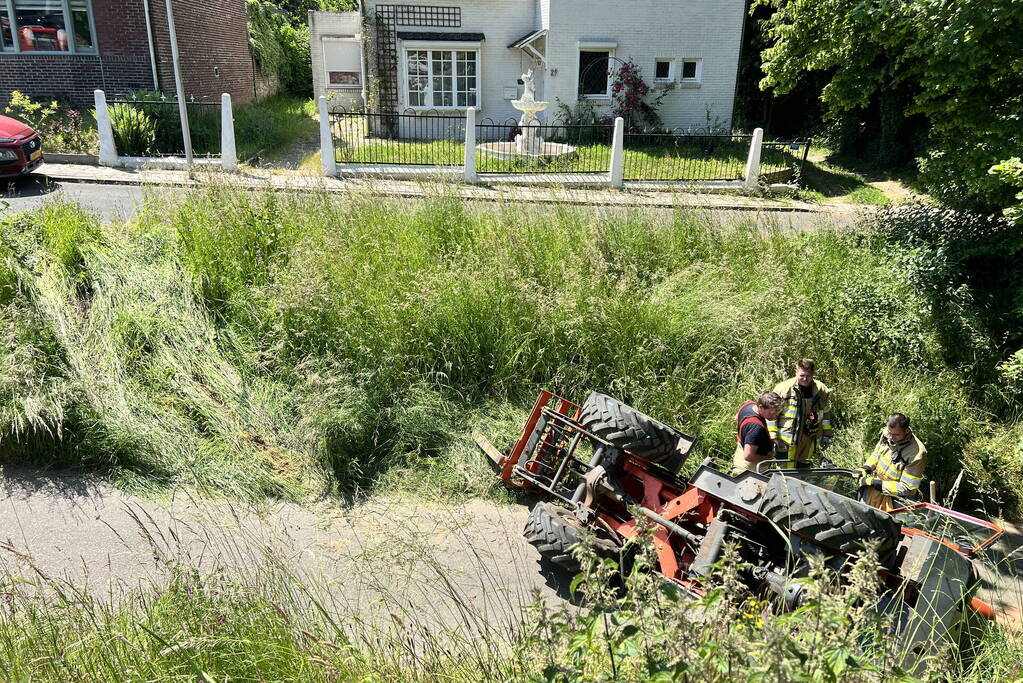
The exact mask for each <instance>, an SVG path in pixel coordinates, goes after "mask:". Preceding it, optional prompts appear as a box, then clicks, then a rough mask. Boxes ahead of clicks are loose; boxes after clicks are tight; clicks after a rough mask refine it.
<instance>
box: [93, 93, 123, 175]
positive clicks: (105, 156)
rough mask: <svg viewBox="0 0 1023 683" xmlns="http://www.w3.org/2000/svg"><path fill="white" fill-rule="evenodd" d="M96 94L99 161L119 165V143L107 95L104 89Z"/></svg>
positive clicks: (104, 163)
mask: <svg viewBox="0 0 1023 683" xmlns="http://www.w3.org/2000/svg"><path fill="white" fill-rule="evenodd" d="M93 94H94V95H95V96H96V128H97V130H98V131H99V163H100V165H101V166H117V165H118V164H119V163H120V161H119V160H118V158H117V145H116V144H115V143H114V128H113V126H111V125H110V111H109V110H108V109H107V96H106V93H104V92H103V91H102V90H97V91H95V92H94V93H93Z"/></svg>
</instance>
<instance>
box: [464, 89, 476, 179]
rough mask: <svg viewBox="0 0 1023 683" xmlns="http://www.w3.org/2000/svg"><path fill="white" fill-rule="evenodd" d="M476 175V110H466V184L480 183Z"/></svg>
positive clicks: (471, 108) (467, 108) (469, 108)
mask: <svg viewBox="0 0 1023 683" xmlns="http://www.w3.org/2000/svg"><path fill="white" fill-rule="evenodd" d="M479 180H480V178H479V176H478V175H476V109H475V108H473V107H466V109H465V182H467V183H478V182H479Z"/></svg>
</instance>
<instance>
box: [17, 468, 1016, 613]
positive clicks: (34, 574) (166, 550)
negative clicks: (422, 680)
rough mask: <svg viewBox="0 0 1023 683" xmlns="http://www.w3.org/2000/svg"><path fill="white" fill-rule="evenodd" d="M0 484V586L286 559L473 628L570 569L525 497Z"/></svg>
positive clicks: (360, 605)
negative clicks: (457, 499)
mask: <svg viewBox="0 0 1023 683" xmlns="http://www.w3.org/2000/svg"><path fill="white" fill-rule="evenodd" d="M2 488H3V494H4V499H3V500H2V501H0V583H8V582H17V581H18V579H17V577H23V578H27V579H29V580H36V579H38V577H39V576H43V577H46V578H52V579H58V578H62V579H66V580H68V581H70V582H72V583H74V584H76V585H84V586H87V587H88V588H89V590H90V591H91V592H92V593H93V594H95V595H99V596H102V597H109V598H110V599H114V600H116V599H117V598H118V596H119V595H123V594H124V592H125V591H129V590H131V589H132V588H133V587H138V586H139V584H140V583H142V584H145V583H146V582H149V581H160V580H161V579H164V578H166V576H167V575H168V574H169V573H170V572H172V571H173V570H174V567H181V566H183V567H198V568H201V569H203V570H206V571H211V572H213V571H216V570H218V569H225V570H228V571H229V572H232V573H237V574H240V575H241V576H244V577H247V578H248V579H250V580H252V581H263V580H265V579H266V577H268V576H270V573H265V574H261V572H265V571H266V570H267V568H269V569H271V570H272V571H273V572H274V573H276V574H277V575H280V570H281V569H284V570H285V571H286V572H288V573H291V574H293V575H294V576H295V577H297V578H298V580H299V582H300V583H301V584H302V585H306V586H313V587H316V590H317V591H318V595H320V596H321V597H322V598H326V599H329V601H330V603H331V604H332V606H333V610H334V611H335V612H337V613H339V614H344V615H347V616H348V617H351V618H359V619H364V620H367V622H373V623H377V624H379V623H390V622H394V623H398V624H403V625H406V626H407V625H408V624H410V623H414V624H416V625H417V628H422V629H433V628H436V627H438V626H445V627H448V628H452V627H454V628H456V629H469V630H472V631H474V632H476V633H482V632H490V631H491V630H492V629H495V628H496V629H513V628H514V627H515V626H516V625H517V624H518V623H519V620H520V618H521V615H522V608H523V606H525V605H528V604H531V603H533V602H535V601H536V600H543V601H545V602H548V603H549V604H550V603H557V602H559V601H560V600H561V599H563V598H564V597H565V594H566V592H565V586H564V581H565V578H564V577H562V576H560V575H558V574H552V573H550V572H546V571H544V569H543V568H542V567H541V566H540V565H539V563H538V555H537V553H536V551H535V550H534V549H533V548H532V547H531V546H529V545H528V544H527V543H526V542H525V540H524V539H523V538H522V535H521V530H522V526H523V524H524V523H525V519H526V515H527V509H526V507H525V506H522V505H510V506H506V505H494V504H492V503H488V502H485V501H471V502H469V503H466V504H461V505H445V504H429V503H424V502H423V501H420V500H415V501H412V500H403V499H401V498H376V499H373V500H371V501H369V502H367V503H365V504H362V505H358V506H355V507H353V508H346V509H340V508H337V507H330V506H325V505H324V506H314V507H312V508H309V507H302V506H298V505H287V504H278V505H272V506H263V507H247V506H242V505H237V504H229V503H212V502H209V501H196V500H194V499H192V498H189V497H187V496H183V495H179V496H177V497H175V498H173V499H172V500H169V501H149V500H144V499H140V498H137V497H135V496H131V495H128V494H125V493H123V492H121V491H118V490H117V489H114V488H112V487H110V486H108V485H104V484H99V483H91V482H90V481H88V480H85V479H82V478H80V477H77V476H72V475H61V474H52V473H39V472H36V471H32V470H26V469H16V468H9V467H8V468H4V470H3V482H2ZM1006 531H1007V533H1006V534H1005V536H1004V537H1003V538H1002V539H1001V541H1000V543H999V544H997V546H996V547H995V548H994V549H993V551H992V552H991V553H990V555H989V559H988V561H987V564H986V566H985V567H984V568H982V571H981V575H982V579H983V586H982V589H981V593H980V596H979V597H981V599H983V600H985V601H987V602H989V603H991V604H992V605H994V606H995V607H996V609H997V610H998V612H999V614H1000V615H1001V616H1000V619H999V620H1000V621H1001V622H1002V623H1005V624H1008V625H1012V626H1014V627H1018V626H1019V625H1020V623H1021V614H1023V610H1021V607H1023V582H1021V580H1020V577H1021V576H1023V562H1021V557H1020V555H1021V552H1020V551H1019V548H1020V546H1021V545H1023V532H1021V531H1020V529H1019V528H1017V527H1015V526H1012V525H1006ZM994 567H997V569H995V568H994Z"/></svg>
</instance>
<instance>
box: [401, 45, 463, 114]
mask: <svg viewBox="0 0 1023 683" xmlns="http://www.w3.org/2000/svg"><path fill="white" fill-rule="evenodd" d="M405 55H406V60H405V61H406V65H407V70H408V105H409V106H410V107H475V106H478V99H477V88H478V83H479V75H478V73H479V52H477V51H476V50H408V51H406V53H405Z"/></svg>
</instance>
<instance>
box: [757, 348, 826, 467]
mask: <svg viewBox="0 0 1023 683" xmlns="http://www.w3.org/2000/svg"><path fill="white" fill-rule="evenodd" d="M815 371H816V364H815V363H814V362H813V361H812V360H810V359H809V358H802V359H800V360H799V361H797V362H796V376H795V377H793V378H792V379H789V380H786V381H784V382H782V383H781V384H779V385H778V386H776V387H775V388H774V391H775V393H777V394H778V395H779V396H781V397H782V399H783V400H784V401H785V403H784V407H783V408H782V411H781V415H779V416H778V419H777V421H775V422H772V423H769V424H768V427H769V428H770V430H771V436H772V437H773V438H774V442H775V452H776V454H777V455H776V457H778V458H788V460H789V467H799V466H809V465H810V461H811V459H812V458H813V456H814V454H815V453H816V452H817V451H818V450H822V451H823V450H824V449H826V448H827V447H828V446H829V445H830V443H831V397H830V394H831V392H830V390H829V389H828V388H827V387H826V386H824V384H823V383H821V382H818V381H817V380H815V379H814V378H813V375H814V372H815Z"/></svg>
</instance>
